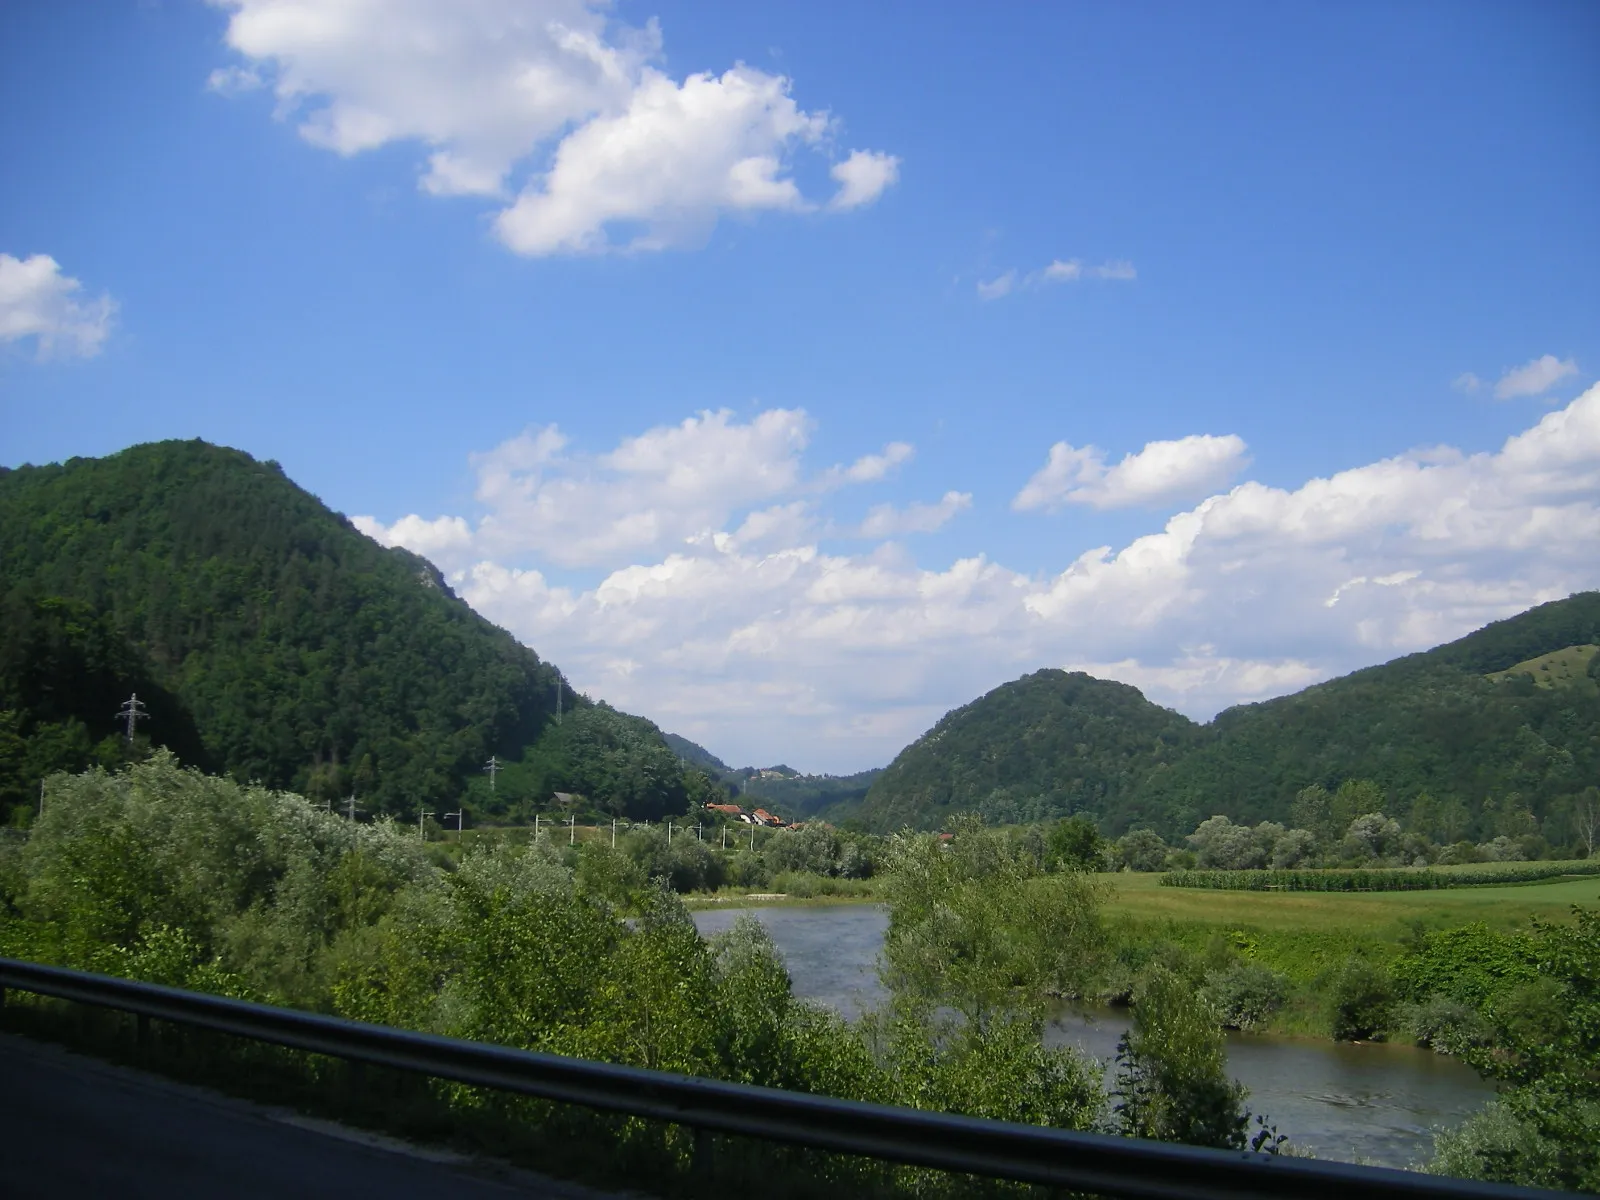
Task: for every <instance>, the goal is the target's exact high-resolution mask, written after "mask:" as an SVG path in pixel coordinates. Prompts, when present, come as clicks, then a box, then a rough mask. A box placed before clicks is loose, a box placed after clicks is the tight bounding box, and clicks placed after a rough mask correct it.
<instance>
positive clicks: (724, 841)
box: [722, 825, 728, 850]
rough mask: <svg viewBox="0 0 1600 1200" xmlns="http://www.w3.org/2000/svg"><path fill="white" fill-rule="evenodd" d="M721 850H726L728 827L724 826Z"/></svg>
mask: <svg viewBox="0 0 1600 1200" xmlns="http://www.w3.org/2000/svg"><path fill="white" fill-rule="evenodd" d="M722 848H723V849H724V850H726V849H727V848H728V827H727V826H726V825H724V826H723V827H722Z"/></svg>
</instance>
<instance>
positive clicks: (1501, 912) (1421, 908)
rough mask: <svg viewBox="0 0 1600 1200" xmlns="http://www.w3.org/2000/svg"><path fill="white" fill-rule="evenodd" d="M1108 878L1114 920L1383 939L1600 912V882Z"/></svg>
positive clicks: (1109, 913) (1109, 905)
mask: <svg viewBox="0 0 1600 1200" xmlns="http://www.w3.org/2000/svg"><path fill="white" fill-rule="evenodd" d="M1108 879H1109V887H1110V897H1109V900H1108V903H1107V905H1106V914H1107V916H1108V917H1110V918H1111V919H1112V920H1115V919H1116V918H1117V917H1118V916H1123V917H1132V918H1134V919H1136V920H1140V921H1179V922H1185V923H1187V922H1194V923H1197V924H1201V925H1211V926H1224V927H1236V926H1250V927H1253V928H1256V929H1271V930H1285V931H1287V930H1307V931H1317V932H1342V933H1354V934H1364V935H1367V936H1375V937H1378V938H1381V939H1383V940H1386V941H1387V940H1393V939H1398V938H1399V937H1400V936H1401V935H1402V934H1403V933H1405V932H1406V931H1407V930H1408V929H1410V928H1411V927H1412V925H1413V923H1414V922H1416V921H1421V922H1423V923H1424V924H1425V925H1427V926H1428V927H1429V928H1434V929H1437V928H1443V927H1445V926H1450V925H1465V924H1467V923H1468V922H1470V921H1483V922H1485V923H1486V924H1488V925H1490V926H1492V927H1494V928H1497V929H1513V928H1521V927H1524V926H1526V925H1527V923H1528V919H1529V918H1530V917H1542V918H1545V919H1547V920H1554V921H1559V920H1567V919H1570V917H1571V915H1572V906H1573V905H1574V904H1582V905H1585V906H1592V907H1600V877H1592V878H1585V879H1558V880H1550V881H1547V882H1539V883H1524V884H1507V885H1505V886H1498V887H1467V888H1459V889H1457V888H1451V889H1446V890H1440V891H1425V892H1223V891H1200V890H1194V889H1189V888H1167V887H1161V886H1160V879H1161V877H1160V876H1159V875H1140V874H1132V873H1124V874H1119V875H1112V876H1109V877H1108Z"/></svg>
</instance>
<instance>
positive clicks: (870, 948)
mask: <svg viewBox="0 0 1600 1200" xmlns="http://www.w3.org/2000/svg"><path fill="white" fill-rule="evenodd" d="M741 913H750V914H752V915H754V916H755V917H757V918H759V919H760V920H761V922H762V923H763V924H764V925H765V926H766V927H767V929H768V931H769V932H770V933H771V935H772V940H773V942H774V943H775V944H776V945H777V947H778V950H779V952H780V953H782V955H783V958H784V961H785V963H786V964H787V965H788V968H789V975H790V977H791V978H792V979H793V980H794V989H795V993H796V994H797V995H800V996H804V997H807V998H809V999H813V1000H819V1001H822V1002H823V1003H825V1004H829V1005H832V1006H833V1007H835V1008H837V1009H839V1010H840V1011H841V1012H844V1013H846V1014H849V1015H854V1014H856V1013H858V1012H860V1011H861V1010H862V1009H864V1008H868V1007H870V1006H872V1005H873V1004H876V1003H877V1002H878V1001H879V1000H881V999H882V998H883V989H882V987H881V986H880V985H879V983H878V976H877V959H878V952H879V950H880V949H881V948H882V946H883V935H884V930H885V929H886V928H887V927H888V917H887V916H886V915H885V913H884V911H883V910H882V909H881V908H879V907H877V906H875V905H865V904H861V905H856V904H852V905H828V906H818V907H815V908H805V907H781V908H779V907H774V908H750V909H712V910H707V911H701V912H697V913H696V914H695V918H694V919H695V924H696V925H697V926H698V927H699V929H700V932H701V933H702V934H703V935H710V934H713V933H717V932H719V931H721V930H723V929H726V928H728V927H729V926H730V925H732V924H733V922H734V921H735V920H736V919H737V918H738V917H739V915H740V914H741ZM1126 1028H1127V1019H1126V1016H1125V1014H1123V1013H1122V1012H1120V1011H1119V1010H1115V1009H1104V1010H1100V1011H1093V1010H1084V1009H1063V1010H1062V1012H1061V1013H1060V1015H1059V1016H1058V1017H1057V1018H1056V1019H1055V1020H1054V1021H1053V1022H1052V1023H1051V1025H1050V1027H1049V1028H1048V1029H1047V1030H1046V1033H1045V1040H1046V1041H1047V1042H1052V1043H1068V1044H1071V1045H1074V1046H1077V1047H1078V1048H1079V1049H1080V1050H1082V1051H1083V1052H1084V1053H1086V1054H1089V1055H1092V1056H1093V1057H1095V1058H1098V1059H1101V1060H1102V1061H1105V1062H1108V1063H1109V1061H1110V1060H1111V1059H1112V1057H1113V1056H1114V1055H1115V1053H1116V1045H1117V1039H1118V1038H1119V1037H1121V1036H1122V1032H1123V1030H1125V1029H1126ZM1228 1065H1229V1067H1230V1069H1231V1071H1232V1073H1233V1075H1234V1077H1235V1078H1237V1079H1238V1080H1239V1081H1240V1082H1242V1083H1243V1084H1244V1085H1245V1086H1246V1087H1248V1088H1249V1089H1250V1099H1249V1105H1250V1108H1251V1110H1252V1111H1253V1112H1258V1113H1264V1114H1266V1115H1267V1116H1268V1118H1269V1119H1270V1120H1271V1121H1272V1122H1273V1123H1274V1124H1275V1125H1277V1127H1278V1131H1279V1132H1280V1133H1285V1134H1288V1135H1289V1137H1290V1138H1291V1139H1292V1140H1293V1141H1294V1142H1295V1143H1296V1144H1297V1145H1299V1146H1302V1147H1304V1148H1306V1149H1308V1150H1311V1151H1313V1152H1314V1153H1315V1154H1316V1155H1317V1156H1318V1157H1319V1158H1335V1159H1344V1160H1346V1161H1352V1162H1371V1163H1377V1164H1381V1165H1384V1166H1394V1167H1404V1166H1410V1165H1412V1164H1415V1163H1420V1162H1424V1161H1426V1160H1427V1159H1428V1158H1429V1157H1430V1156H1431V1153H1432V1131H1433V1129H1434V1128H1435V1127H1439V1126H1454V1125H1459V1124H1460V1123H1461V1122H1462V1121H1463V1120H1465V1119H1466V1118H1467V1117H1468V1116H1469V1115H1470V1114H1472V1113H1473V1112H1475V1111H1477V1110H1478V1109H1479V1108H1481V1107H1482V1106H1483V1104H1484V1102H1485V1101H1487V1100H1488V1099H1489V1098H1490V1097H1491V1096H1492V1095H1493V1094H1494V1089H1493V1088H1492V1087H1490V1085H1489V1084H1487V1083H1485V1082H1484V1081H1483V1080H1481V1079H1479V1078H1478V1076H1477V1074H1476V1073H1475V1072H1473V1071H1472V1070H1471V1069H1470V1068H1468V1067H1465V1066H1463V1065H1461V1064H1460V1063H1458V1062H1456V1061H1454V1060H1453V1059H1449V1058H1444V1057H1442V1056H1440V1055H1437V1054H1434V1053H1433V1052H1431V1051H1428V1050H1419V1049H1416V1048H1415V1047H1411V1046H1396V1045H1348V1044H1342V1043H1337V1042H1323V1041H1316V1040H1312V1039H1298V1038H1278V1037H1266V1036H1260V1035H1253V1034H1230V1035H1229V1037H1228Z"/></svg>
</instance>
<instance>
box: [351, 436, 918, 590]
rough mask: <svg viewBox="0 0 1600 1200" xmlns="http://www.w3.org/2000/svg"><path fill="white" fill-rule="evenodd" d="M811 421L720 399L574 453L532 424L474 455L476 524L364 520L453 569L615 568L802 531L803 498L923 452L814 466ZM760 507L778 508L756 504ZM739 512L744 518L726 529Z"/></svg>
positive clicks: (808, 516) (382, 536)
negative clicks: (804, 458) (520, 564)
mask: <svg viewBox="0 0 1600 1200" xmlns="http://www.w3.org/2000/svg"><path fill="white" fill-rule="evenodd" d="M811 431H812V422H811V419H810V418H809V417H807V416H806V414H805V413H803V412H800V411H798V410H790V409H771V410H768V411H766V412H763V413H760V414H759V415H757V416H756V417H754V418H752V419H751V420H750V421H748V422H745V423H741V422H740V421H739V420H738V419H737V418H736V417H735V416H734V414H733V413H731V412H729V411H728V410H726V409H723V410H721V411H718V412H703V413H701V414H699V415H698V416H695V417H690V418H688V419H687V420H685V421H682V422H680V423H679V424H677V425H663V426H659V427H657V428H655V429H651V430H648V431H647V432H645V433H643V434H640V435H638V436H637V437H630V438H624V439H623V440H622V441H621V442H620V443H619V444H618V445H617V446H616V448H615V449H613V450H611V451H609V452H608V453H605V454H599V455H583V454H572V453H569V452H568V441H567V438H566V437H565V435H563V434H562V433H561V432H560V430H558V429H556V428H555V427H554V426H550V427H546V428H544V429H539V430H528V431H526V432H524V433H522V434H520V435H518V436H517V437H514V438H512V439H510V440H509V441H507V442H504V443H502V444H501V445H500V446H498V447H496V448H495V449H494V450H491V451H490V452H488V453H487V454H482V455H478V456H476V457H475V458H474V464H473V465H474V468H475V470H476V473H477V489H476V496H477V500H478V501H479V503H480V504H482V505H483V506H484V508H485V509H486V510H487V515H486V516H484V518H483V519H482V520H481V521H480V522H479V523H478V525H477V527H476V528H475V529H474V528H472V527H471V526H470V525H469V524H468V523H467V522H466V520H465V519H464V518H461V517H454V516H451V517H439V518H436V519H432V520H429V519H426V518H423V517H420V516H417V515H415V514H413V515H410V516H406V517H402V518H401V519H400V520H399V521H396V522H395V523H394V524H392V525H388V526H385V525H383V524H382V523H380V522H378V521H376V520H375V519H374V518H372V517H360V518H356V523H357V525H358V528H360V529H361V530H362V532H363V533H366V534H368V535H369V536H371V537H374V538H376V539H377V540H378V541H380V542H383V543H384V544H385V545H403V546H406V547H407V548H409V549H412V550H415V551H416V552H417V553H419V554H425V555H428V556H429V557H431V558H433V559H434V561H435V562H437V563H438V564H439V565H440V566H441V567H443V568H445V569H454V568H456V567H459V566H462V565H464V564H465V563H468V562H472V561H476V560H478V559H480V558H483V557H491V558H498V559H506V558H510V559H513V560H515V559H518V558H521V557H525V556H529V555H531V556H534V557H537V558H539V559H541V560H542V561H545V562H549V563H553V564H556V565H559V566H563V567H592V566H610V565H614V564H615V563H616V562H617V561H619V560H624V561H625V560H627V559H628V558H630V557H631V556H634V555H640V554H644V555H648V554H654V553H662V552H665V551H666V550H668V549H670V548H672V547H676V546H680V545H683V544H685V543H686V542H688V541H690V540H691V539H696V540H703V539H704V538H705V537H708V536H710V535H711V534H713V533H716V534H718V535H719V536H721V537H724V538H728V537H731V538H732V539H733V542H734V543H736V544H738V545H740V546H743V547H749V546H752V545H763V544H768V543H770V542H772V541H773V540H774V539H775V538H778V537H780V535H781V536H784V537H788V538H795V537H798V536H800V534H801V532H802V531H803V530H808V529H810V528H812V527H813V526H814V525H815V523H816V522H815V518H814V515H813V514H812V512H811V510H810V508H809V507H808V506H807V502H806V501H805V500H804V499H802V498H801V497H802V496H804V495H816V494H821V493H825V492H828V491H832V490H834V489H836V488H841V487H847V486H851V485H858V484H868V483H875V482H878V481H881V480H883V479H885V478H886V477H888V475H889V474H890V473H891V472H892V471H893V470H894V469H895V468H896V467H897V466H899V465H900V464H901V463H904V462H906V461H908V460H909V459H910V458H911V457H912V455H913V454H914V453H915V452H914V450H913V448H912V447H911V446H910V445H909V444H908V443H905V442H891V443H890V444H889V445H887V446H885V447H884V448H883V450H882V451H881V452H880V453H876V454H866V455H863V456H861V457H860V458H858V459H857V460H856V461H854V462H853V463H850V464H849V465H843V464H841V465H838V466H834V467H830V468H828V469H827V470H825V471H822V472H819V473H817V474H816V475H815V476H807V475H806V473H805V471H804V469H803V466H802V463H801V453H802V451H804V450H805V448H806V445H807V443H808V442H809V440H810V437H811ZM788 497H794V499H791V500H789V501H788V502H787V503H784V504H771V502H772V501H775V500H783V499H785V498H788ZM760 505H770V507H765V508H761V509H760V510H759V511H751V510H753V509H755V507H756V506H760ZM742 512H744V513H748V516H747V517H746V518H745V520H744V524H743V525H741V526H740V527H739V528H738V529H737V531H736V532H735V533H733V534H731V535H729V534H726V533H723V532H722V531H724V530H725V529H726V528H727V527H728V525H729V523H730V522H731V521H733V520H734V519H735V518H736V517H737V516H738V514H740V513H742Z"/></svg>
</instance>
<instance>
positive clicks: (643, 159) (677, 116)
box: [211, 0, 899, 255]
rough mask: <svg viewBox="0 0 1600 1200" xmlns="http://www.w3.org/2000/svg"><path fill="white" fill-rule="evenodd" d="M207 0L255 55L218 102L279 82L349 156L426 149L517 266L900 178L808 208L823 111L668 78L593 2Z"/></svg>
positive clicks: (875, 171) (670, 237)
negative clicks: (489, 212) (490, 218)
mask: <svg viewBox="0 0 1600 1200" xmlns="http://www.w3.org/2000/svg"><path fill="white" fill-rule="evenodd" d="M213 3H215V4H217V5H218V6H219V7H222V8H224V9H227V10H228V11H229V12H230V17H229V21H228V27H227V33H226V41H227V43H228V45H229V46H230V47H231V48H232V49H233V50H235V51H236V52H237V53H238V54H239V55H240V56H241V58H242V59H243V60H244V61H243V62H242V63H241V64H235V65H233V66H229V67H224V68H219V69H218V70H217V71H214V72H213V73H212V76H211V87H212V88H213V89H214V90H217V91H220V92H223V93H224V94H237V93H239V92H241V91H245V90H249V89H251V88H252V87H255V86H262V85H266V84H270V86H271V87H272V88H273V91H274V93H275V94H276V96H277V98H278V103H279V111H280V113H281V114H293V115H296V116H297V119H298V120H299V129H300V133H301V135H302V136H303V137H304V138H305V139H306V140H307V141H309V142H311V143H312V144H313V145H317V146H321V147H324V148H326V149H329V150H332V151H335V152H336V153H339V154H343V155H352V154H358V153H361V152H363V151H366V150H372V149H376V148H378V147H380V146H385V145H389V144H392V143H395V142H417V143H420V144H421V145H422V146H423V147H425V149H426V151H427V165H426V169H425V170H424V171H423V173H422V175H421V178H420V180H419V185H420V186H421V188H422V189H423V190H424V191H426V192H429V193H431V194H434V195H439V196H478V197H487V198H492V199H495V200H508V201H509V203H508V204H506V205H505V206H504V207H503V208H502V209H501V210H500V212H499V213H498V215H497V216H496V218H495V221H494V226H493V227H494V229H495V231H496V233H497V235H498V236H499V237H500V239H501V240H502V241H503V242H504V243H505V244H506V245H507V246H508V247H510V248H511V249H512V250H514V251H516V252H518V253H521V254H527V255H547V254H557V253H593V252H599V251H604V250H610V249H629V250H653V249H663V248H666V247H669V246H678V245H685V244H691V243H693V242H695V241H697V240H700V239H703V238H704V236H705V234H706V232H707V230H709V228H710V227H711V226H712V225H713V224H714V223H715V222H716V220H717V219H718V217H719V216H720V215H722V214H725V213H753V212H758V211H762V210H787V211H797V212H798V211H812V210H816V209H826V210H828V211H842V210H845V209H849V208H855V207H860V206H861V205H864V204H868V203H870V202H871V201H873V200H875V199H876V198H877V197H878V196H879V195H880V194H881V193H882V192H883V191H884V189H886V188H887V187H889V186H890V185H891V184H892V183H893V182H894V180H895V178H896V177H897V174H898V168H899V160H898V159H897V158H895V157H894V156H892V155H888V154H883V153H881V152H877V151H866V150H855V151H852V152H850V154H849V155H848V156H847V157H845V158H844V159H843V160H842V161H840V162H837V163H836V164H834V166H833V168H832V176H833V179H834V181H835V182H836V183H837V184H838V185H839V187H838V190H837V191H836V193H835V195H834V196H833V198H832V199H831V200H830V201H829V202H827V203H826V204H821V203H819V202H815V201H811V200H808V199H806V198H805V197H804V196H803V195H802V194H801V192H800V189H799V186H798V185H797V183H796V182H795V180H794V178H793V176H792V175H791V174H790V173H789V165H790V164H789V159H790V158H791V157H792V156H793V155H794V153H795V152H796V151H799V150H807V149H809V150H811V151H813V152H815V153H818V154H828V153H830V149H831V145H832V139H831V137H830V135H831V134H832V133H833V132H834V126H833V123H832V121H831V119H830V118H829V117H828V116H827V115H826V114H823V113H814V112H806V111H804V110H802V109H801V108H799V106H798V105H797V104H796V103H795V101H794V100H793V98H792V97H791V96H790V82H789V80H788V79H786V78H784V77H782V76H778V75H771V74H768V73H766V72H763V71H760V70H756V69H754V68H751V67H747V66H744V65H737V66H734V67H732V68H730V69H729V70H727V71H724V72H723V73H722V74H720V75H718V74H714V73H701V74H694V75H690V76H688V77H687V78H685V79H683V80H682V81H681V82H680V81H678V80H676V79H673V78H672V77H670V76H668V75H667V74H665V73H664V72H663V71H662V70H661V69H660V67H659V65H658V64H659V61H660V57H661V46H662V43H661V34H660V30H659V28H658V27H657V26H656V25H655V24H654V23H653V22H652V23H650V24H648V25H645V26H643V27H630V26H626V25H623V24H621V23H620V22H618V21H616V20H614V19H612V18H611V16H610V15H609V13H608V10H609V6H607V5H605V4H603V3H599V2H598V0H472V2H471V3H457V2H455V0H397V2H396V3H393V4H385V5H376V4H373V3H371V2H370V0H213Z"/></svg>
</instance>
